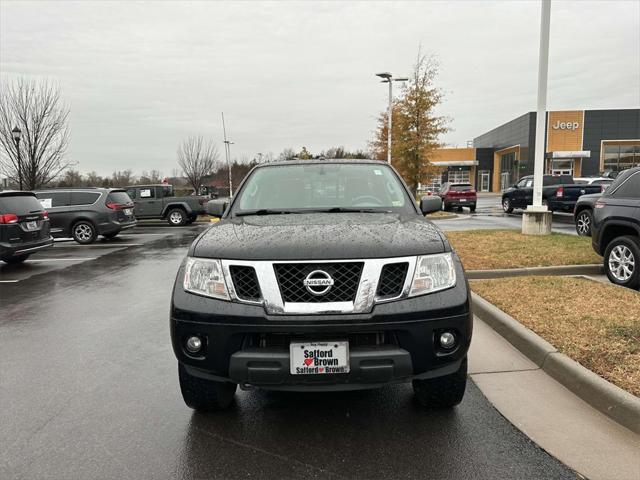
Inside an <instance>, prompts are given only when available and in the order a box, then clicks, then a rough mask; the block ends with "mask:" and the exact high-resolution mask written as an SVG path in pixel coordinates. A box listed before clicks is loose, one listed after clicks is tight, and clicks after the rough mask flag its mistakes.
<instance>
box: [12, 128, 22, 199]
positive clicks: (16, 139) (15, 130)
mask: <svg viewBox="0 0 640 480" xmlns="http://www.w3.org/2000/svg"><path fill="white" fill-rule="evenodd" d="M11 136H12V137H13V141H14V142H15V144H16V152H17V154H18V184H19V185H20V187H19V188H20V190H22V158H21V156H20V138H21V137H22V130H20V129H19V128H18V127H14V128H13V130H11Z"/></svg>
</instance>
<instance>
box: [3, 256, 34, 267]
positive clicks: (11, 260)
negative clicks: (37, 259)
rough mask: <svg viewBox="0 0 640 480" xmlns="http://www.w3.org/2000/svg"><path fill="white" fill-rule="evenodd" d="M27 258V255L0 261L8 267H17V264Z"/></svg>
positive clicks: (5, 258)
mask: <svg viewBox="0 0 640 480" xmlns="http://www.w3.org/2000/svg"><path fill="white" fill-rule="evenodd" d="M27 258H29V255H17V256H15V257H4V258H3V259H2V261H3V262H5V263H8V264H9V265H17V264H18V263H22V262H24V261H25V260H26V259H27Z"/></svg>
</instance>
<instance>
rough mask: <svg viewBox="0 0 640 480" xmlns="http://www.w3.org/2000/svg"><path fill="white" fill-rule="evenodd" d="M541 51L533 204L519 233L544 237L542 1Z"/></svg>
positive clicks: (544, 10) (546, 3)
mask: <svg viewBox="0 0 640 480" xmlns="http://www.w3.org/2000/svg"><path fill="white" fill-rule="evenodd" d="M540 3H541V9H540V50H539V53H538V105H537V112H536V139H535V154H534V167H533V204H532V205H529V206H527V210H526V211H525V212H524V214H523V216H522V233H524V234H532V235H546V234H549V233H551V223H552V219H553V217H552V213H551V212H549V211H548V209H547V207H546V206H545V205H543V204H542V182H543V175H544V156H545V150H546V149H545V124H546V115H547V78H548V70H549V68H548V67H549V30H550V24H551V0H541V2H540Z"/></svg>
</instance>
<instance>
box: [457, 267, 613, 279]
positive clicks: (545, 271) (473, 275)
mask: <svg viewBox="0 0 640 480" xmlns="http://www.w3.org/2000/svg"><path fill="white" fill-rule="evenodd" d="M603 273H604V267H603V266H602V264H599V263H598V264H588V265H560V266H554V267H528V268H504V269H498V270H467V271H466V274H467V278H468V279H469V280H489V279H492V278H506V277H523V276H530V275H601V274H603Z"/></svg>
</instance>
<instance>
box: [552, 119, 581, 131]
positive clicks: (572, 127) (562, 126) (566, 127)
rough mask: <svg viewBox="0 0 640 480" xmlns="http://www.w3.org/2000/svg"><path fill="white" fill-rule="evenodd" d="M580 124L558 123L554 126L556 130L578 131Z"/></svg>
mask: <svg viewBox="0 0 640 480" xmlns="http://www.w3.org/2000/svg"><path fill="white" fill-rule="evenodd" d="M579 126H580V124H579V123H578V122H560V121H558V122H556V123H555V125H553V129H554V130H577V129H578V127H579Z"/></svg>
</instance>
